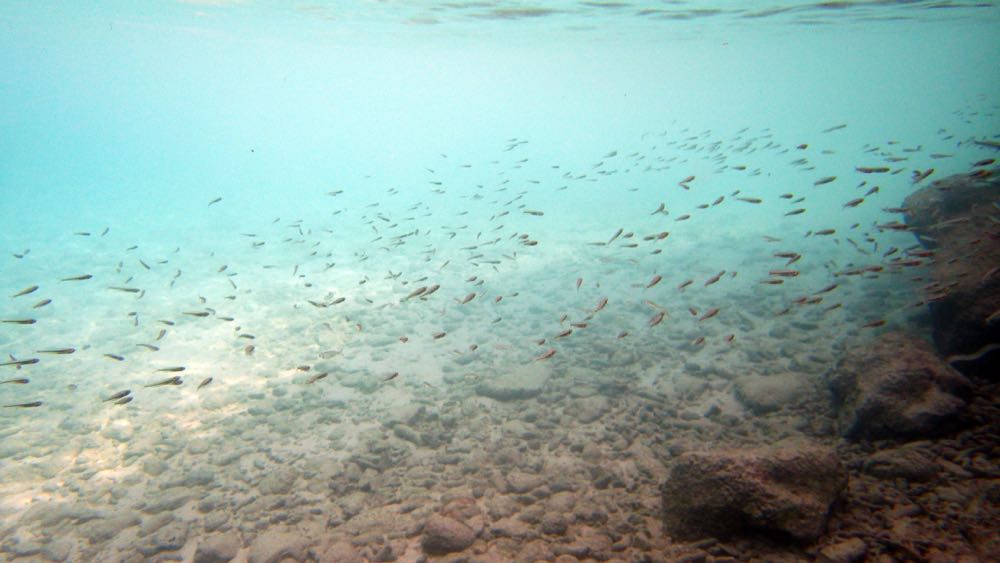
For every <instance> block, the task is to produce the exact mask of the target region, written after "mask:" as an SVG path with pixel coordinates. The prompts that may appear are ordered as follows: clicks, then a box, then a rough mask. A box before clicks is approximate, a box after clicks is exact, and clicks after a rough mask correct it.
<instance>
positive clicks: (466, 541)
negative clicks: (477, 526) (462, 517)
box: [420, 514, 476, 555]
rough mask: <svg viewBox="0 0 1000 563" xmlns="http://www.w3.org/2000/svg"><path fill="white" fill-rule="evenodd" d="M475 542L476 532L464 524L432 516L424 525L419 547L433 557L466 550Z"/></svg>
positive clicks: (438, 515)
mask: <svg viewBox="0 0 1000 563" xmlns="http://www.w3.org/2000/svg"><path fill="white" fill-rule="evenodd" d="M474 541H476V532H475V531H474V530H473V529H472V528H470V527H468V526H466V525H465V524H464V523H462V522H459V521H458V520H455V519H454V518H450V517H448V516H442V515H440V514H434V515H432V516H431V517H430V518H429V519H428V520H427V523H426V524H424V533H423V536H421V538H420V546H421V547H422V548H423V549H424V551H425V552H427V553H430V554H433V555H444V554H446V553H454V552H456V551H462V550H465V549H467V548H468V547H469V546H471V545H472V543H473V542H474Z"/></svg>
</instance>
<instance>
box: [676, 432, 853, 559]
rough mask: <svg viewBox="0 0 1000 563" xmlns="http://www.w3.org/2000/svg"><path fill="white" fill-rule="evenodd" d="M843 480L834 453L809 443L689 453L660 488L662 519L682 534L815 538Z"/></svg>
mask: <svg viewBox="0 0 1000 563" xmlns="http://www.w3.org/2000/svg"><path fill="white" fill-rule="evenodd" d="M846 485H847V472H846V470H845V469H844V467H843V465H842V464H841V463H840V460H839V459H838V458H837V455H836V453H835V452H834V450H833V449H832V448H828V447H824V446H820V445H816V444H813V443H810V442H790V443H786V444H783V445H778V446H773V447H764V448H739V449H728V450H721V451H712V452H688V453H685V454H683V455H681V456H680V457H679V458H678V459H677V461H676V462H675V463H674V465H673V467H672V468H671V471H670V476H669V478H668V479H667V481H666V482H664V483H663V486H662V487H661V492H662V497H663V519H664V524H665V525H666V528H667V531H668V532H669V533H670V534H671V535H672V536H674V537H676V538H678V539H696V538H699V537H705V536H715V537H726V536H730V535H734V534H742V533H754V532H765V533H777V534H779V535H787V536H791V537H792V538H795V539H798V540H801V541H814V540H816V539H817V538H818V537H819V536H820V535H821V534H822V533H823V532H824V530H825V528H826V522H827V517H828V516H829V512H830V507H831V505H832V504H833V503H834V501H835V500H836V499H837V497H838V496H839V495H840V493H841V491H842V490H843V489H844V487H845V486H846Z"/></svg>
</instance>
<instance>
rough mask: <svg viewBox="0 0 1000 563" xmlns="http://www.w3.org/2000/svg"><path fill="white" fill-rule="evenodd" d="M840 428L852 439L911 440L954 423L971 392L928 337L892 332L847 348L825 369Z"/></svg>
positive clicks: (938, 432)
mask: <svg viewBox="0 0 1000 563" xmlns="http://www.w3.org/2000/svg"><path fill="white" fill-rule="evenodd" d="M826 381H827V384H828V385H829V388H830V391H831V393H832V395H833V402H834V408H835V410H836V413H837V421H838V426H839V429H840V433H841V434H842V435H843V436H844V437H846V438H849V439H851V440H898V441H907V440H912V439H918V438H925V437H928V436H935V435H941V434H944V433H946V432H948V431H949V430H951V429H952V428H953V427H954V423H955V422H956V420H957V417H958V415H959V414H960V413H961V412H962V410H963V409H964V408H965V406H966V398H967V397H968V395H969V393H970V392H971V385H970V383H969V381H968V379H966V378H965V376H963V375H962V374H961V373H959V372H957V371H956V370H955V369H953V368H951V367H950V366H948V365H947V364H945V363H944V362H942V361H941V360H940V359H939V358H938V357H937V356H936V355H935V354H934V351H933V349H932V348H931V345H930V343H928V342H926V341H924V340H921V339H919V338H914V337H910V336H907V335H904V334H900V333H888V334H884V335H882V336H881V337H879V338H878V339H877V340H875V341H873V342H871V343H870V344H868V345H866V346H863V347H859V348H854V349H851V350H849V351H848V352H847V353H846V354H845V355H844V357H843V358H842V359H841V360H840V362H839V363H838V365H837V366H836V367H835V368H834V369H833V370H831V371H830V372H829V373H827V374H826Z"/></svg>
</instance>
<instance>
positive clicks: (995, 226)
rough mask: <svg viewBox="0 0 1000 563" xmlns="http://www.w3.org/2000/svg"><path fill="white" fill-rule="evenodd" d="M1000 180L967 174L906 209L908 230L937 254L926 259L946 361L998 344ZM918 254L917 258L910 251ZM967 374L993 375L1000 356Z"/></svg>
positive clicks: (916, 197)
mask: <svg viewBox="0 0 1000 563" xmlns="http://www.w3.org/2000/svg"><path fill="white" fill-rule="evenodd" d="M996 201H1000V178H998V177H996V176H991V175H989V174H986V173H985V172H980V173H978V174H961V175H956V176H951V177H949V178H946V179H944V180H941V181H938V182H934V183H933V184H931V185H930V186H928V187H926V188H923V189H921V190H919V191H917V192H914V193H913V194H911V195H910V196H909V197H907V198H906V200H905V201H904V203H903V206H904V208H905V209H906V210H907V211H906V216H905V217H906V225H907V227H909V228H910V229H911V230H912V231H913V232H914V234H916V235H917V238H918V239H919V240H920V242H921V244H923V246H924V247H925V248H926V249H928V250H930V251H932V252H933V256H930V257H927V256H925V257H921V256H910V257H907V259H919V260H922V261H924V262H925V263H926V264H927V265H928V266H929V267H930V270H931V276H932V279H933V282H932V284H931V285H929V286H928V287H927V288H926V290H927V292H926V295H925V299H926V300H927V302H928V303H929V305H930V311H931V317H932V319H933V324H934V343H935V345H936V346H937V349H938V351H939V352H940V353H941V355H942V356H953V355H973V356H975V355H976V354H977V352H979V351H981V350H983V348H984V347H985V346H988V345H990V344H993V343H998V342H1000V319H996V320H988V319H990V315H992V314H993V313H995V312H996V311H998V310H1000V271H998V266H1000V223H998V222H997V217H998V216H1000V210H998V209H997V208H996V206H995V204H994V202H996ZM911 254H912V253H911ZM964 363H965V364H966V365H960V366H959V367H960V368H961V369H963V370H964V371H966V373H971V372H975V373H978V374H984V375H992V374H994V373H997V371H998V370H997V368H998V367H1000V350H996V349H994V351H993V352H992V353H990V354H989V355H988V356H987V355H984V356H983V357H982V358H978V359H976V360H972V361H967V362H964Z"/></svg>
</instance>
